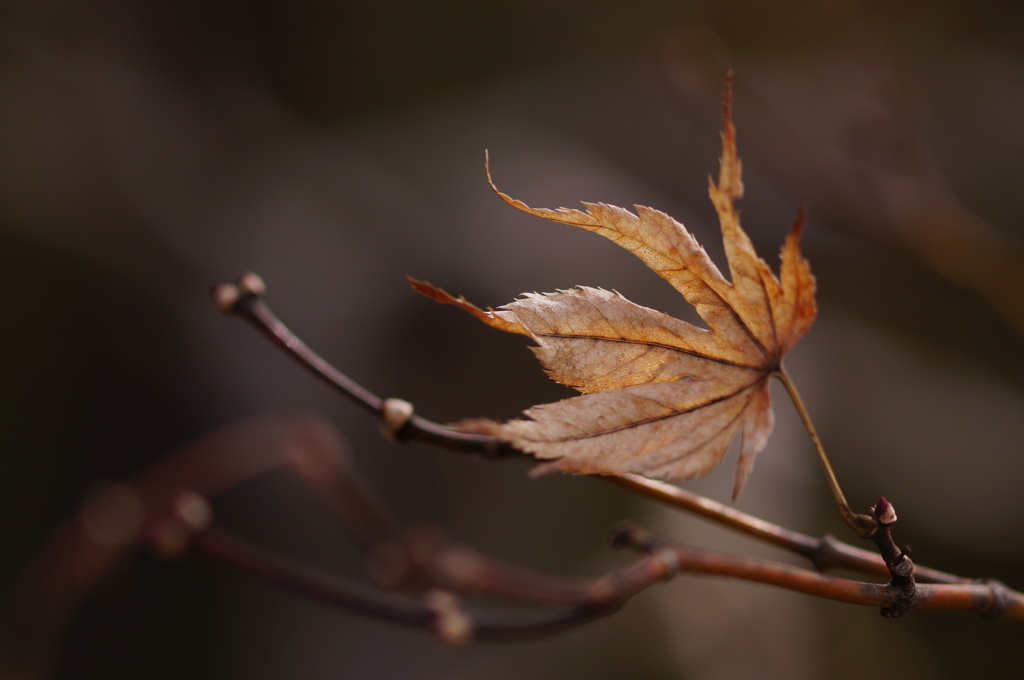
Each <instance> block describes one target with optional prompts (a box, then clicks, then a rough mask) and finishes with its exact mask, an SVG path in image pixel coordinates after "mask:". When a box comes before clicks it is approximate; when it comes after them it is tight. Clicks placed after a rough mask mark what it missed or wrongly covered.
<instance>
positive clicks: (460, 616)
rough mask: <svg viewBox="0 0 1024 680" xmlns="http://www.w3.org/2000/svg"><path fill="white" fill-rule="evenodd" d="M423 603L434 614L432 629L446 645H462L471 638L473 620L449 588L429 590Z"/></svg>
mask: <svg viewBox="0 0 1024 680" xmlns="http://www.w3.org/2000/svg"><path fill="white" fill-rule="evenodd" d="M424 604H426V606H427V608H428V609H429V610H430V611H431V612H432V613H433V614H434V621H433V630H434V635H435V636H436V637H437V639H438V640H440V641H441V642H443V643H444V644H446V645H451V646H453V647H462V646H465V645H466V644H468V643H469V642H471V641H472V639H473V621H472V619H470V617H469V614H467V613H466V611H465V610H464V609H463V608H462V603H461V602H460V601H459V598H458V596H456V595H455V594H454V593H452V592H451V591H449V590H431V591H429V592H427V594H426V595H425V596H424Z"/></svg>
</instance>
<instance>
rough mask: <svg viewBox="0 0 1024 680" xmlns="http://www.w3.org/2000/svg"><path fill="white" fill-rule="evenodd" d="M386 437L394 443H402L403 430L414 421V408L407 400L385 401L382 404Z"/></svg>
mask: <svg viewBox="0 0 1024 680" xmlns="http://www.w3.org/2000/svg"><path fill="white" fill-rule="evenodd" d="M380 412H381V417H382V422H383V429H384V436H385V437H386V438H387V439H388V440H389V441H392V442H396V443H397V442H400V441H401V439H402V437H401V430H402V428H403V427H405V426H406V424H407V423H408V422H409V421H410V420H412V416H413V406H412V404H411V403H409V402H408V401H406V400H405V399H394V398H392V399H385V400H384V402H383V403H382V404H381V409H380Z"/></svg>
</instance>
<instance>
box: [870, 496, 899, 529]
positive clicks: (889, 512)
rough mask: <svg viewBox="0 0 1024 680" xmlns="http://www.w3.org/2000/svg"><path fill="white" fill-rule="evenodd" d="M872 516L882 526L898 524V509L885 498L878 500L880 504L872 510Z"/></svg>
mask: <svg viewBox="0 0 1024 680" xmlns="http://www.w3.org/2000/svg"><path fill="white" fill-rule="evenodd" d="M871 514H872V515H874V517H875V519H876V520H878V522H879V523H880V524H895V523H896V508H894V507H893V505H892V503H890V502H889V501H888V500H886V499H885V497H884V496H883V497H882V498H879V499H878V503H876V504H875V507H873V508H872V509H871Z"/></svg>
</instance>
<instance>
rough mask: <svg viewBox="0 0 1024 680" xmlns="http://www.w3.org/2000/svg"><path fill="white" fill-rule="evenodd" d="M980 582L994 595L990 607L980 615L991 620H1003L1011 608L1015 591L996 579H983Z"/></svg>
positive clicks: (981, 611) (980, 612) (984, 609)
mask: <svg viewBox="0 0 1024 680" xmlns="http://www.w3.org/2000/svg"><path fill="white" fill-rule="evenodd" d="M978 582H979V583H981V584H982V585H984V586H986V587H987V588H988V589H989V592H991V593H992V598H991V599H990V600H989V603H988V605H987V606H986V607H984V608H983V609H981V610H980V611H979V612H978V613H979V614H981V616H982V617H984V618H986V619H990V620H995V619H998V618H1002V616H1003V614H1005V613H1006V611H1007V610H1008V609H1009V608H1010V601H1011V600H1012V599H1013V595H1012V592H1013V591H1011V590H1010V588H1008V587H1007V586H1006V584H1005V583H1003V582H1002V581H999V580H997V579H994V578H987V579H981V580H980V581H978Z"/></svg>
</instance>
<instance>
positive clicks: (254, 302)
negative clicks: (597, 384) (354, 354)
mask: <svg viewBox="0 0 1024 680" xmlns="http://www.w3.org/2000/svg"><path fill="white" fill-rule="evenodd" d="M265 292H266V287H265V285H264V284H263V281H262V279H260V278H259V277H258V276H257V275H255V274H252V273H248V274H243V275H242V277H240V279H239V282H238V283H237V284H221V285H219V286H215V287H214V288H213V291H212V295H213V298H214V301H215V302H216V304H217V306H218V307H219V309H220V310H221V311H222V312H223V313H225V314H232V315H235V316H238V317H240V318H241V319H244V320H245V321H247V322H248V323H249V324H250V325H252V326H253V327H254V328H255V329H256V330H258V331H259V332H260V333H262V334H263V335H264V336H266V337H268V338H269V339H270V340H271V342H273V343H274V344H275V345H277V346H278V347H279V348H280V349H281V350H283V351H284V352H285V354H287V355H288V356H290V357H292V358H293V359H294V360H295V361H297V362H298V363H299V365H301V366H303V367H304V368H306V369H307V370H308V371H310V372H312V373H313V374H314V375H315V376H316V377H318V378H320V379H321V380H322V381H324V382H325V383H327V384H328V385H329V386H331V387H332V388H334V389H335V390H337V391H338V392H340V393H341V394H342V395H344V396H345V397H346V398H348V399H350V400H351V401H353V402H355V403H356V404H358V405H359V406H361V407H362V408H364V409H366V410H368V411H370V412H371V413H373V414H374V415H376V416H378V417H379V418H381V420H382V422H383V423H384V424H385V426H386V427H387V428H388V430H389V432H390V434H391V435H392V436H393V437H394V438H395V439H397V440H399V441H402V440H405V439H419V440H421V441H424V442H427V443H430V444H435V445H440V446H445V447H448V448H454V449H461V450H467V451H474V452H477V453H483V454H488V455H498V454H499V453H501V452H502V451H503V450H504V451H505V452H508V450H507V449H506V448H504V447H501V446H498V445H497V444H496V442H495V441H494V439H492V438H490V437H486V436H483V435H478V434H470V433H466V432H460V431H458V430H455V429H453V428H450V427H446V426H444V425H440V424H438V423H435V422H433V421H431V420H427V419H426V418H421V417H420V416H419V415H417V414H415V413H412V412H411V411H410V412H408V413H406V414H405V417H404V418H401V419H394V418H389V417H388V416H389V415H391V414H393V413H394V411H392V410H389V408H388V407H389V406H391V405H392V404H393V403H394V402H395V401H397V400H388V399H382V398H381V397H378V396H377V395H376V394H374V393H373V392H370V391H369V390H367V389H366V388H364V387H363V386H362V385H359V384H358V383H356V382H355V381H354V380H352V379H351V378H349V377H348V376H346V375H345V374H344V373H342V372H341V371H339V370H338V369H337V368H335V367H334V366H332V365H331V364H330V362H328V361H327V360H326V359H324V358H323V357H321V356H320V355H319V354H317V353H316V352H314V351H313V350H312V349H310V348H309V346H308V345H306V343H304V342H303V341H302V340H301V339H299V337H298V336H297V335H295V333H293V332H292V331H291V330H290V329H289V328H288V327H287V326H285V325H284V323H282V322H281V320H280V319H278V318H277V316H276V315H275V314H274V313H273V312H272V311H270V308H269V307H267V306H266V305H265V304H264V303H263V301H262V299H261V298H262V296H263V294H264V293H265ZM403 403H404V402H403Z"/></svg>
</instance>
